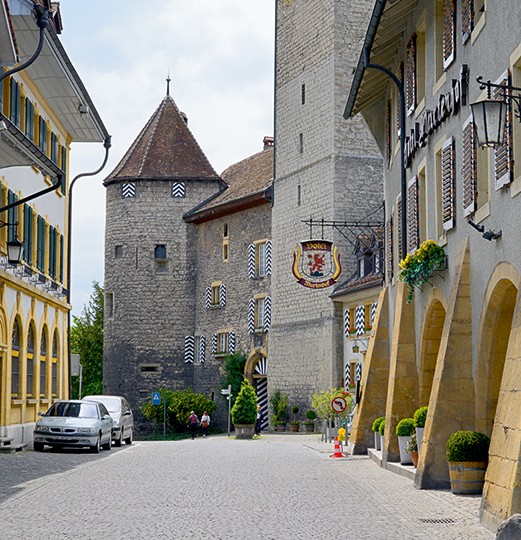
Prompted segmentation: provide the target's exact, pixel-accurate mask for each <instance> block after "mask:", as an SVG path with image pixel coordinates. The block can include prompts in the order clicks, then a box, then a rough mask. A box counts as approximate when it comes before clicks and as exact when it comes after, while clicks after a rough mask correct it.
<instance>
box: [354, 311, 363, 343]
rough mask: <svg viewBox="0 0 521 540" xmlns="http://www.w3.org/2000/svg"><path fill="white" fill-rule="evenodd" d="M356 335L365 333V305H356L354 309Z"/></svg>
mask: <svg viewBox="0 0 521 540" xmlns="http://www.w3.org/2000/svg"><path fill="white" fill-rule="evenodd" d="M355 327H356V335H357V336H362V335H363V334H364V333H365V307H364V306H356V309H355Z"/></svg>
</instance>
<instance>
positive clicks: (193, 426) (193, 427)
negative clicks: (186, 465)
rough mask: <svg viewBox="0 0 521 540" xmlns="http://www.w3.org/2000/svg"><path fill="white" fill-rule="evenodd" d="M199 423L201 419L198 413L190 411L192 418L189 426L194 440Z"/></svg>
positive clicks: (189, 420)
mask: <svg viewBox="0 0 521 540" xmlns="http://www.w3.org/2000/svg"><path fill="white" fill-rule="evenodd" d="M198 425H199V419H198V418H197V415H196V414H195V413H194V411H192V412H191V413H190V418H189V419H188V426H189V427H190V434H191V435H192V440H194V439H195V434H196V433H197V426H198Z"/></svg>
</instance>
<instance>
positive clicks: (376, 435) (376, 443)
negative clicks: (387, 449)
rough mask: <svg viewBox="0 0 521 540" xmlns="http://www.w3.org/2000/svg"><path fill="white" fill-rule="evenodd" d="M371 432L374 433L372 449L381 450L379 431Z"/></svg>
mask: <svg viewBox="0 0 521 540" xmlns="http://www.w3.org/2000/svg"><path fill="white" fill-rule="evenodd" d="M373 433H374V449H375V450H381V449H382V445H381V440H380V433H378V431H374V432H373Z"/></svg>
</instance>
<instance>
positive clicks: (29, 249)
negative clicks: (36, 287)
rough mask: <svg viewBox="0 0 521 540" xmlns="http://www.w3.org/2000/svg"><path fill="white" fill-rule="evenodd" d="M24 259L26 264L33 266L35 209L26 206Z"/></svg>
mask: <svg viewBox="0 0 521 540" xmlns="http://www.w3.org/2000/svg"><path fill="white" fill-rule="evenodd" d="M24 258H25V262H26V263H27V264H28V265H29V266H32V264H33V209H32V208H31V207H30V206H29V205H27V204H24Z"/></svg>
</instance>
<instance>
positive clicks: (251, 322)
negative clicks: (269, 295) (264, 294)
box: [248, 298, 255, 334]
mask: <svg viewBox="0 0 521 540" xmlns="http://www.w3.org/2000/svg"><path fill="white" fill-rule="evenodd" d="M248 332H249V333H250V334H253V332H255V299H254V298H250V300H249V302H248Z"/></svg>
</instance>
